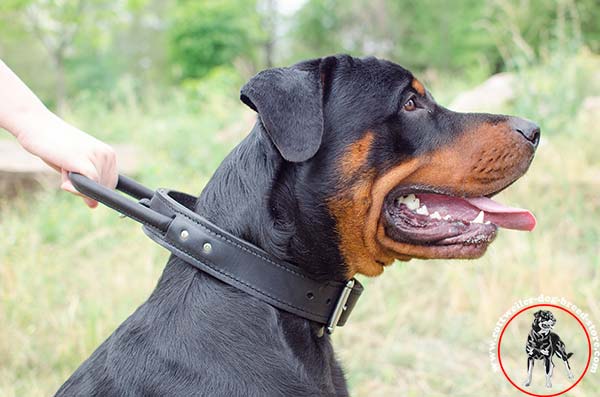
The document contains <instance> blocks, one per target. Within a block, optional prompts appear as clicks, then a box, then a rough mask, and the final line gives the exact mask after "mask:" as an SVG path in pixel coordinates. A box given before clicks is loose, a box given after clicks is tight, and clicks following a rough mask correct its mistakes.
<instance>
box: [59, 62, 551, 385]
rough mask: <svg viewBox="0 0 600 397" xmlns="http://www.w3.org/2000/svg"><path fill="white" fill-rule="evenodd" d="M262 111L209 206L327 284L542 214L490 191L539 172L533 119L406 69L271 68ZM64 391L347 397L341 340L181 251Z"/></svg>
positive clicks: (259, 81) (258, 82) (218, 178)
mask: <svg viewBox="0 0 600 397" xmlns="http://www.w3.org/2000/svg"><path fill="white" fill-rule="evenodd" d="M241 100H242V102H243V103H245V104H246V105H248V106H249V107H250V108H252V109H253V110H255V111H256V112H257V113H258V117H257V121H256V124H255V125H254V127H253V129H252V130H251V132H250V133H249V134H248V135H247V136H246V137H245V138H244V139H243V140H242V141H241V143H239V144H238V146H237V147H235V148H234V149H233V150H232V151H231V153H229V155H228V156H227V157H226V158H225V159H224V161H223V162H222V163H221V165H220V166H219V167H218V169H217V170H216V172H215V173H214V175H213V176H212V178H211V179H210V181H209V182H208V184H207V185H206V187H205V188H204V190H203V191H202V193H201V195H200V196H199V197H198V199H197V203H196V207H195V209H196V211H197V212H198V213H200V214H202V215H203V216H204V217H205V218H207V219H208V220H210V221H211V222H213V223H214V224H217V225H219V226H220V227H221V228H223V229H225V230H227V231H228V232H230V233H231V234H233V235H235V236H237V237H239V238H241V239H244V240H246V241H247V242H250V243H252V244H254V245H256V246H258V247H260V248H261V249H263V250H264V251H266V252H268V253H270V254H271V255H273V256H275V257H277V258H279V259H281V260H283V261H287V262H289V263H292V264H295V265H297V266H298V267H300V268H302V269H304V270H305V271H306V272H308V273H310V274H311V275H312V276H313V277H314V278H316V279H318V280H323V281H327V280H332V281H341V282H345V281H346V280H348V279H350V278H351V277H353V276H355V275H356V274H361V275H365V276H376V275H379V274H381V273H382V272H383V270H384V268H385V267H386V266H388V265H390V264H391V263H392V262H393V261H394V260H395V259H400V260H404V261H406V260H409V259H411V258H422V259H429V258H477V257H480V256H481V255H483V253H484V252H485V250H486V248H487V246H488V245H489V244H490V242H491V241H492V240H493V239H494V237H495V236H496V233H497V231H498V228H499V227H504V228H512V229H518V230H531V229H532V228H533V227H534V225H535V218H534V217H533V215H532V214H531V213H530V212H529V211H527V210H524V209H519V208H510V207H507V206H504V205H502V204H500V203H498V202H496V201H493V200H492V199H491V198H490V197H491V196H493V195H494V194H496V193H498V192H500V191H501V190H503V189H505V188H506V187H507V186H509V185H510V184H512V183H513V182H514V181H516V180H517V179H518V178H519V177H521V176H522V175H523V174H524V173H525V172H526V170H527V169H528V167H529V165H530V163H531V161H532V159H533V157H534V153H535V150H536V147H537V146H538V143H539V140H540V128H539V127H538V126H537V125H536V124H534V123H533V122H530V121H527V120H524V119H520V118H516V117H511V116H505V115H495V114H481V113H456V112H453V111H450V110H448V109H446V108H444V107H442V106H440V105H438V104H437V103H436V102H435V100H434V99H433V97H432V96H431V94H430V93H429V92H428V91H427V90H426V89H425V87H424V86H423V84H422V83H421V82H420V81H419V80H418V79H416V78H415V77H414V76H413V74H412V73H411V72H410V71H408V70H406V69H404V68H402V67H401V66H399V65H397V64H395V63H392V62H389V61H386V60H381V59H377V58H374V57H368V58H355V57H351V56H347V55H336V56H330V57H325V58H320V59H313V60H309V61H305V62H301V63H298V64H296V65H294V66H292V67H283V68H274V69H268V70H265V71H262V72H260V73H258V74H257V75H256V76H254V77H253V78H252V79H250V80H249V81H248V82H247V84H245V85H244V86H243V88H242V89H241ZM57 395H58V396H228V397H231V396H311V397H312V396H347V395H348V390H347V387H346V381H345V379H344V375H343V372H342V369H341V367H340V365H339V364H338V362H337V360H336V358H335V356H334V352H333V349H332V345H331V343H330V336H329V335H327V334H326V335H322V332H321V326H320V324H316V323H314V322H311V321H308V320H306V319H303V318H300V317H298V316H296V315H293V314H291V313H289V312H286V311H283V310H279V309H276V308H274V307H273V306H271V305H269V304H267V303H265V302H263V301H261V300H258V299H256V298H254V297H252V296H250V295H248V294H246V293H244V292H242V291H240V290H238V289H236V288H233V287H231V286H229V285H226V284H224V283H222V282H220V281H218V280H216V279H214V278H212V277H210V276H209V275H207V274H205V273H203V272H200V271H198V270H197V269H195V268H193V267H191V266H188V265H186V264H185V262H184V261H182V260H181V259H178V258H176V257H174V256H172V257H171V258H170V259H169V261H168V263H167V265H166V268H165V270H164V273H163V275H162V276H161V278H160V280H159V282H158V285H157V286H156V289H155V290H154V291H153V292H152V294H151V295H150V297H149V299H148V300H147V301H146V302H145V303H143V304H142V305H141V306H140V307H139V308H138V309H137V310H136V311H135V312H134V313H133V314H132V315H131V316H130V317H129V318H128V319H127V320H126V321H125V322H124V323H123V324H121V325H120V326H119V327H118V328H117V330H116V331H115V332H114V333H113V334H112V335H111V336H110V337H109V338H108V339H107V340H106V341H105V342H104V343H103V344H102V345H101V346H100V347H99V348H98V349H97V350H96V351H95V352H94V353H93V354H92V355H91V357H89V358H88V359H87V360H86V361H85V362H84V363H83V364H82V365H81V366H80V367H79V368H78V369H77V370H76V371H75V373H74V374H73V375H72V376H71V377H70V378H69V379H68V380H67V381H66V383H65V384H64V385H63V386H62V387H61V388H60V390H59V391H58V392H57Z"/></svg>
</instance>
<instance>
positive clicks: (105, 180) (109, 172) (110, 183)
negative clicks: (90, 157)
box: [93, 146, 118, 189]
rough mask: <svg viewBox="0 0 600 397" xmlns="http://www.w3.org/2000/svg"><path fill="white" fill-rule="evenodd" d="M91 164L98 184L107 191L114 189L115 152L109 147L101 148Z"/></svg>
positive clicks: (115, 178) (116, 174)
mask: <svg viewBox="0 0 600 397" xmlns="http://www.w3.org/2000/svg"><path fill="white" fill-rule="evenodd" d="M93 163H94V166H95V167H96V170H97V172H98V175H99V182H100V183H101V184H102V185H104V186H106V187H108V188H109V189H114V188H115V186H116V185H117V180H118V173H117V156H116V154H115V151H114V150H113V149H112V148H111V147H110V146H105V147H103V148H102V150H101V152H100V153H99V154H98V155H97V156H95V161H93Z"/></svg>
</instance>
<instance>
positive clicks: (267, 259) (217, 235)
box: [158, 196, 335, 288]
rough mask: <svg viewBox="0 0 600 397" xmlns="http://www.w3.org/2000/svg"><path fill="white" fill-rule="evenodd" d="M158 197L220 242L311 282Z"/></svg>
mask: <svg viewBox="0 0 600 397" xmlns="http://www.w3.org/2000/svg"><path fill="white" fill-rule="evenodd" d="M158 197H159V198H160V199H161V200H162V201H163V202H164V203H165V204H166V205H167V206H168V207H169V208H170V209H171V210H173V211H174V212H176V213H178V214H180V215H182V216H184V217H186V218H187V219H189V220H191V221H192V222H194V223H195V224H197V225H198V226H200V227H201V228H203V229H204V230H206V231H207V232H209V233H210V234H212V235H213V236H216V237H219V238H220V239H221V240H225V241H227V242H228V243H229V244H232V245H234V246H236V247H238V248H239V249H241V250H243V251H246V252H248V253H250V254H252V255H254V256H256V257H259V258H260V259H262V260H264V261H266V262H268V263H271V264H272V265H275V266H277V267H279V268H281V269H283V270H285V271H287V272H290V273H292V274H295V275H296V276H299V277H302V278H304V279H307V280H310V281H313V280H311V279H309V278H308V277H306V276H304V275H303V274H300V273H298V272H295V271H294V270H292V269H289V268H287V267H285V266H283V265H281V264H279V263H277V262H274V261H272V260H271V259H269V258H265V257H264V256H262V255H260V254H259V253H257V252H254V251H252V250H250V249H248V248H247V247H244V246H242V245H240V244H238V243H236V242H235V241H231V240H230V239H228V238H227V237H226V236H223V235H221V234H219V233H217V232H215V231H212V230H211V229H209V228H208V227H206V225H203V224H202V223H200V222H198V221H197V220H196V219H194V218H192V217H190V216H188V215H187V214H185V213H183V212H181V211H180V210H178V209H177V208H175V207H174V206H173V205H172V204H171V203H170V202H169V201H168V200H166V199H165V198H164V197H163V196H158ZM334 288H335V287H334Z"/></svg>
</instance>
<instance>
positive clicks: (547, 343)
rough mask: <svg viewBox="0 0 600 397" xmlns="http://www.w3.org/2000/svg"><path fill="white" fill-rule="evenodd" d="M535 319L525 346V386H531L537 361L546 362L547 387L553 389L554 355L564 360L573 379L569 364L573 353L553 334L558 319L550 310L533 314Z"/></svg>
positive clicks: (568, 374)
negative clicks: (568, 351)
mask: <svg viewBox="0 0 600 397" xmlns="http://www.w3.org/2000/svg"><path fill="white" fill-rule="evenodd" d="M533 317H534V319H533V324H531V331H529V335H528V336H527V344H526V346H525V352H526V353H527V380H526V381H525V383H524V386H529V385H530V384H531V377H532V374H533V366H534V364H535V360H544V368H545V370H546V387H552V371H553V370H554V362H553V361H552V358H553V357H554V355H557V356H558V358H560V359H561V360H563V362H564V363H565V368H566V369H567V376H568V377H569V379H573V372H572V371H571V365H570V364H569V358H571V356H572V355H573V353H567V350H566V348H565V344H564V343H563V341H562V340H561V339H560V336H558V334H556V333H554V332H552V329H553V328H554V325H555V324H556V318H555V317H554V315H553V314H552V312H551V311H549V310H538V311H537V312H535V313H534V314H533Z"/></svg>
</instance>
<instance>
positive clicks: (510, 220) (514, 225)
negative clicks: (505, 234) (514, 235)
mask: <svg viewBox="0 0 600 397" xmlns="http://www.w3.org/2000/svg"><path fill="white" fill-rule="evenodd" d="M464 200H465V201H467V202H468V203H469V204H471V205H472V206H473V207H476V208H479V209H480V210H481V211H483V212H484V213H485V220H486V221H488V220H489V221H490V222H492V223H495V224H496V225H498V226H500V227H504V228H507V229H515V230H528V231H531V230H533V229H534V228H535V224H536V220H535V217H534V216H533V214H532V213H531V212H529V211H528V210H526V209H523V208H513V207H507V206H505V205H502V204H500V203H498V202H496V201H494V200H492V199H489V198H487V197H474V198H465V199H464Z"/></svg>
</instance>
